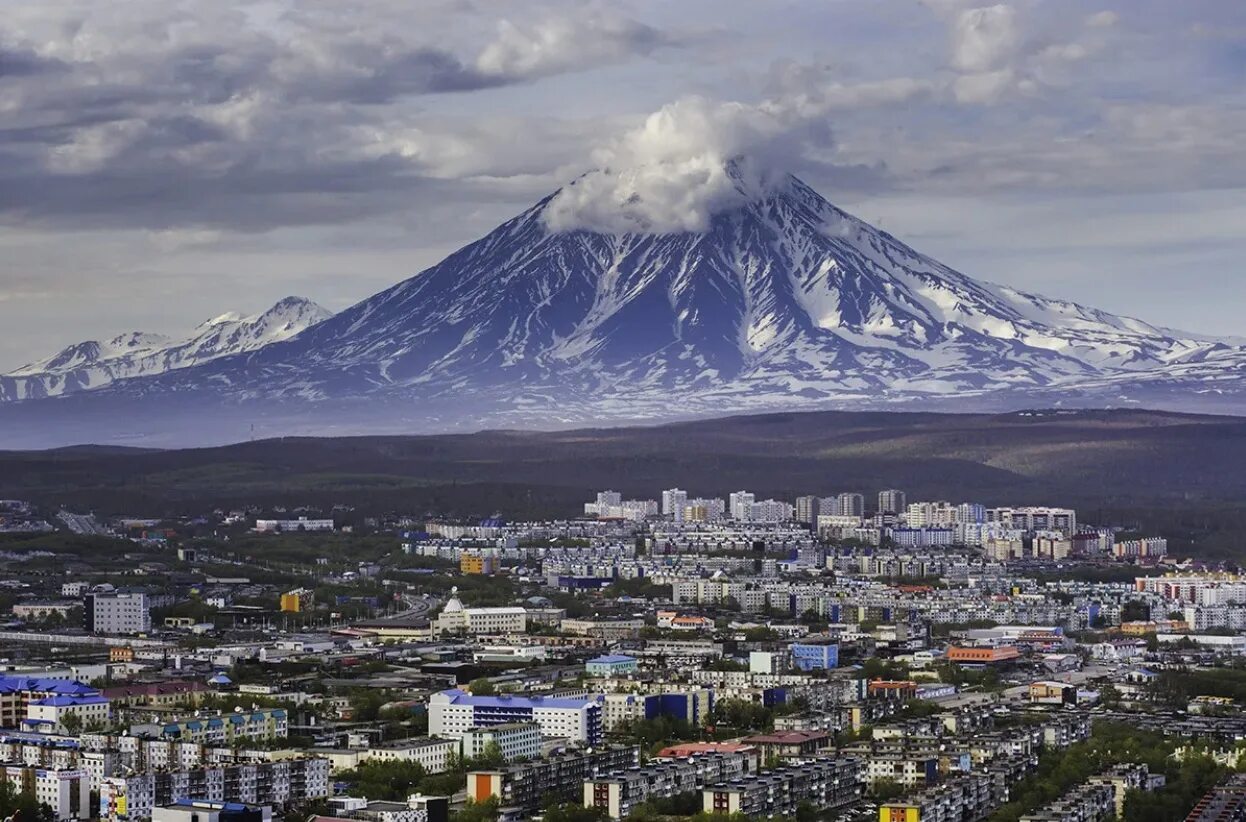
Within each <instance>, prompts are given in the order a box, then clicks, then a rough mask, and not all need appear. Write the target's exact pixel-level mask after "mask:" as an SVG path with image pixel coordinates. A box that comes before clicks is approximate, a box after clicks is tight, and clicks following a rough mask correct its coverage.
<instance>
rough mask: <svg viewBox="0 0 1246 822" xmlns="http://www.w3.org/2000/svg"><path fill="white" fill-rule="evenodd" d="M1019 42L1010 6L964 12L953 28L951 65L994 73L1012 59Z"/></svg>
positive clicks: (1015, 17)
mask: <svg viewBox="0 0 1246 822" xmlns="http://www.w3.org/2000/svg"><path fill="white" fill-rule="evenodd" d="M1019 40H1020V37H1019V34H1018V31H1017V12H1016V10H1015V9H1013V8H1012V7H1011V6H1006V5H1003V4H1002V3H1001V4H999V5H994V6H985V7H983V8H976V9H965V10H964V11H962V12H960V13H959V14H958V15H957V16H956V21H955V23H954V24H953V26H952V66H953V67H955V68H956V69H958V70H960V71H964V72H972V73H977V72H989V71H995V70H997V69H998V68H1000V66H1002V65H1004V64H1006V63H1008V62H1009V61H1010V60H1011V59H1012V58H1013V56H1014V55H1015V52H1016V50H1017V46H1018V43H1019Z"/></svg>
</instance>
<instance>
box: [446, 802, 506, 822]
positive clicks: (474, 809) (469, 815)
mask: <svg viewBox="0 0 1246 822" xmlns="http://www.w3.org/2000/svg"><path fill="white" fill-rule="evenodd" d="M500 804H501V803H500V802H499V801H498V798H497V797H496V796H491V797H489V798H488V799H486V800H484V801H483V802H475V801H473V800H472V799H471V798H470V797H468V800H467V804H466V805H464V806H463V807H462V809H461V810H459V811H457V812H455V813H454V815H453V816H451V817H450V818H451V819H452V820H453V822H493V820H495V819H497V818H498V807H499V805H500Z"/></svg>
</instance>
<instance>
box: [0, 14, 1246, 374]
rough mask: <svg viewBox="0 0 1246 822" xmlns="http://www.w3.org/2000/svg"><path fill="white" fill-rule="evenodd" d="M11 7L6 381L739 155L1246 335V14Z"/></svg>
mask: <svg viewBox="0 0 1246 822" xmlns="http://www.w3.org/2000/svg"><path fill="white" fill-rule="evenodd" d="M0 11H3V14H0V112H3V116H2V117H0V329H3V330H2V331H0V370H6V369H9V368H13V367H16V366H18V365H20V364H22V363H24V362H26V361H29V360H32V359H36V358H38V357H41V356H43V355H46V354H48V353H51V352H52V351H53V350H56V349H58V348H60V347H62V346H64V345H66V344H68V343H71V342H76V341H79V340H84V339H92V338H100V337H105V336H111V335H112V334H115V333H119V332H121V331H124V330H130V329H142V330H150V331H158V332H165V333H176V332H180V331H184V330H188V329H189V328H190V327H192V326H194V325H195V324H197V323H198V322H200V321H202V320H204V319H206V318H208V317H212V316H216V315H218V314H221V313H222V312H224V311H226V310H230V309H236V310H241V311H244V312H252V311H258V310H260V309H262V308H264V307H266V305H267V304H269V303H271V302H274V301H276V300H277V299H278V298H280V297H282V296H285V295H287V294H299V295H304V296H307V297H310V298H312V299H314V300H317V301H319V302H321V303H322V304H324V305H326V306H327V307H329V308H332V309H335V310H336V309H341V308H343V307H345V306H347V305H349V304H351V303H352V302H354V301H356V300H358V299H362V298H363V297H365V296H367V295H368V294H370V293H372V292H374V291H376V290H379V289H381V288H384V287H386V286H388V285H391V284H392V283H393V282H395V281H397V280H400V279H402V278H404V277H407V276H410V275H411V274H413V273H415V272H417V271H419V270H420V269H421V268H423V267H424V266H426V265H429V264H431V263H433V262H435V261H436V260H438V259H440V257H442V256H443V255H445V254H446V253H448V252H450V251H453V250H454V249H455V248H457V247H459V246H460V245H462V244H464V243H466V242H468V241H470V240H472V239H474V238H475V237H478V236H480V235H481V234H483V233H485V232H487V231H488V230H489V229H490V228H491V227H492V226H493V225H495V224H497V223H498V222H500V221H502V220H503V219H505V218H506V217H507V216H509V215H510V214H513V213H514V212H516V211H519V210H521V209H522V208H524V207H525V206H526V205H528V204H529V203H531V202H532V201H533V200H535V199H536V198H538V197H540V196H542V195H544V194H546V193H548V192H549V191H552V190H554V189H556V188H557V187H559V186H560V185H561V184H562V183H563V182H565V181H566V180H568V179H571V178H572V177H575V176H577V175H579V174H581V173H583V172H585V171H586V170H589V169H592V168H594V167H602V166H603V165H609V166H610V167H612V168H623V167H629V166H636V167H643V168H648V169H651V170H652V173H649V174H648V175H647V176H644V177H640V178H638V180H639V182H636V185H649V186H650V187H651V188H650V189H649V190H648V191H647V193H649V194H651V196H652V198H653V199H652V201H653V202H658V200H659V199H660V198H661V197H662V196H667V195H669V191H668V190H667V189H669V186H659V185H658V183H664V184H666V183H669V182H670V181H671V180H675V181H680V180H683V179H685V177H684V176H680V175H689V176H687V179H695V177H696V175H695V172H696V170H697V169H700V168H702V167H703V166H704V164H705V163H707V162H713V161H714V160H715V159H716V158H718V157H720V156H721V155H725V154H729V153H744V154H749V155H755V156H757V157H759V158H762V159H763V160H764V162H765V163H766V164H768V165H771V166H774V167H778V168H783V169H786V170H790V171H792V172H794V173H796V174H798V175H800V176H802V177H803V178H804V179H805V180H806V181H807V182H809V183H810V184H811V185H813V186H814V187H815V188H817V189H818V190H820V191H821V192H822V193H823V194H824V195H826V196H827V197H828V198H829V199H830V200H831V201H832V202H835V203H836V204H837V205H839V206H841V207H842V208H845V209H847V210H849V211H851V212H853V213H855V214H857V215H858V216H860V217H862V218H864V219H866V220H869V221H871V222H875V223H878V224H881V225H882V226H883V227H884V228H886V229H887V230H889V231H891V232H892V233H894V234H896V235H897V236H899V237H900V238H902V239H904V240H906V241H908V242H909V243H910V244H912V245H914V246H915V247H917V248H918V249H919V250H922V251H924V252H926V253H929V254H931V255H932V256H935V257H937V258H939V259H940V260H942V261H943V262H945V263H947V264H949V265H952V266H953V267H955V268H958V269H960V270H962V271H964V272H965V273H967V274H970V275H972V276H975V277H979V278H982V279H987V280H992V281H996V282H1003V283H1008V284H1011V285H1015V286H1018V287H1021V288H1024V289H1027V290H1032V291H1037V292H1039V293H1045V294H1048V295H1051V296H1058V297H1063V298H1068V299H1074V300H1078V301H1080V302H1084V303H1087V304H1090V305H1095V306H1098V307H1101V308H1105V309H1108V310H1112V311H1116V312H1119V313H1126V314H1132V315H1135V316H1139V317H1142V318H1144V319H1146V320H1148V321H1150V322H1153V323H1156V324H1161V325H1169V326H1175V327H1184V328H1188V329H1190V330H1194V331H1199V332H1203V333H1218V334H1226V335H1228V334H1235V335H1240V334H1243V333H1246V327H1244V324H1243V323H1242V322H1241V319H1240V317H1239V315H1240V307H1241V306H1243V305H1246V271H1244V270H1243V265H1242V259H1243V258H1244V257H1246V231H1244V230H1243V229H1244V228H1246V196H1243V195H1244V190H1246V152H1244V151H1242V149H1241V146H1240V144H1241V142H1242V135H1244V134H1246V91H1244V90H1246V7H1243V6H1242V5H1241V4H1238V3H1225V2H1220V1H1219V0H1214V1H1210V0H1184V1H1183V2H1180V3H1174V2H1159V1H1158V0H1129V2H1124V1H1123V0H1118V1H1115V2H1103V3H1088V2H1065V1H1064V0H1043V1H1042V2H1040V1H1039V0H1030V2H1025V1H1024V0H1018V2H1012V3H1000V4H986V5H984V4H981V3H974V2H959V0H926V2H918V0H868V2H866V0H855V1H854V2H845V1H844V0H809V2H795V1H794V0H793V1H791V2H780V1H779V0H775V1H774V2H770V0H680V2H678V3H671V2H639V1H637V2H609V3H606V2H571V1H570V0H548V1H547V2H482V1H481V0H421V2H419V3H416V4H412V3H409V2H397V0H373V2H370V3H368V4H365V5H362V6H357V5H351V6H349V7H348V6H346V5H343V4H341V3H339V2H336V0H302V2H299V3H297V4H296V3H284V2H263V3H243V4H237V3H228V2H219V1H218V0H184V2H181V3H178V4H176V5H175V6H173V5H171V4H168V3H167V2H164V0H159V1H158V0H127V2H126V3H124V4H107V5H104V4H99V3H96V2H92V0H58V1H57V2H50V3H39V4H34V3H25V2H22V3H18V2H14V0H0ZM655 112H660V114H659V115H657V119H653V117H654V115H655ZM690 170H691V171H690ZM611 185H612V184H611V183H610V181H608V180H607V181H604V182H603V184H602V187H601V192H600V193H601V195H602V196H604V197H608V196H609V195H610V194H611V193H613V189H612V188H611ZM590 193H591V192H590ZM711 194H712V192H707V193H706V197H709V196H710V195H711ZM699 196H700V195H699V194H698V192H696V191H693V192H691V194H690V195H688V196H687V202H685V201H684V200H680V201H678V202H675V203H668V204H666V205H667V206H668V207H667V208H665V209H664V210H662V211H661V214H662V215H663V219H674V220H676V221H677V222H681V223H682V222H683V218H682V217H681V213H680V212H679V209H681V208H684V207H685V206H686V207H687V208H689V209H693V210H695V208H696V207H698V203H700V204H701V205H704V203H703V202H700V201H699V200H698V197H699ZM701 199H702V200H704V198H701ZM706 202H709V201H708V200H706ZM593 205H594V204H593V203H591V202H588V203H585V204H583V207H584V208H583V214H580V215H579V216H581V217H582V216H584V214H589V213H593V212H592V206H593ZM693 216H695V214H694V215H693ZM574 217H575V215H573V218H574Z"/></svg>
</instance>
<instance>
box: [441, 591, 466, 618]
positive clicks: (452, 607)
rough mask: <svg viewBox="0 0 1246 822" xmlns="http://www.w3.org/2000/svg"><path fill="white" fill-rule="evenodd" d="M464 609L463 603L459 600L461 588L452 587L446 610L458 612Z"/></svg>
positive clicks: (447, 611)
mask: <svg viewBox="0 0 1246 822" xmlns="http://www.w3.org/2000/svg"><path fill="white" fill-rule="evenodd" d="M461 610H463V603H462V602H460V601H459V589H458V587H457V586H456V587H454V588H451V589H450V599H449V601H447V602H446V607H445V612H446V613H451V612H457V611H461Z"/></svg>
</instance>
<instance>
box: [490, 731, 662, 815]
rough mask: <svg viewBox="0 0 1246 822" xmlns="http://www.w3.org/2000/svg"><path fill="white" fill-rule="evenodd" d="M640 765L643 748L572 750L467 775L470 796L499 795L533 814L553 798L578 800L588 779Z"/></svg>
mask: <svg viewBox="0 0 1246 822" xmlns="http://www.w3.org/2000/svg"><path fill="white" fill-rule="evenodd" d="M639 764H640V748H638V747H636V746H635V745H631V746H627V745H612V746H607V747H600V748H591V749H584V750H572V751H567V752H565V753H561V754H554V755H553V756H550V757H547V758H545V759H542V760H540V761H536V762H525V763H523V764H520V765H510V766H508V767H506V768H502V769H499V770H490V771H471V772H469V773H468V774H467V797H468V798H469V799H471V800H472V801H473V802H484V801H486V800H488V799H489V798H491V797H495V796H496V797H497V798H498V799H499V801H500V802H501V804H502V806H503V807H514V808H518V809H519V810H520V811H523V812H526V813H532V812H534V811H536V810H538V809H540V808H541V807H542V806H543V805H544V804H545V803H546V802H547V801H549V800H550V799H554V800H557V801H561V802H572V801H579V800H580V799H581V798H582V796H583V791H584V787H583V786H584V782H585V781H586V780H590V779H596V778H598V777H604V776H608V775H611V774H615V773H621V772H623V771H626V770H627V769H628V768H634V767H636V766H637V765H639Z"/></svg>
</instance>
